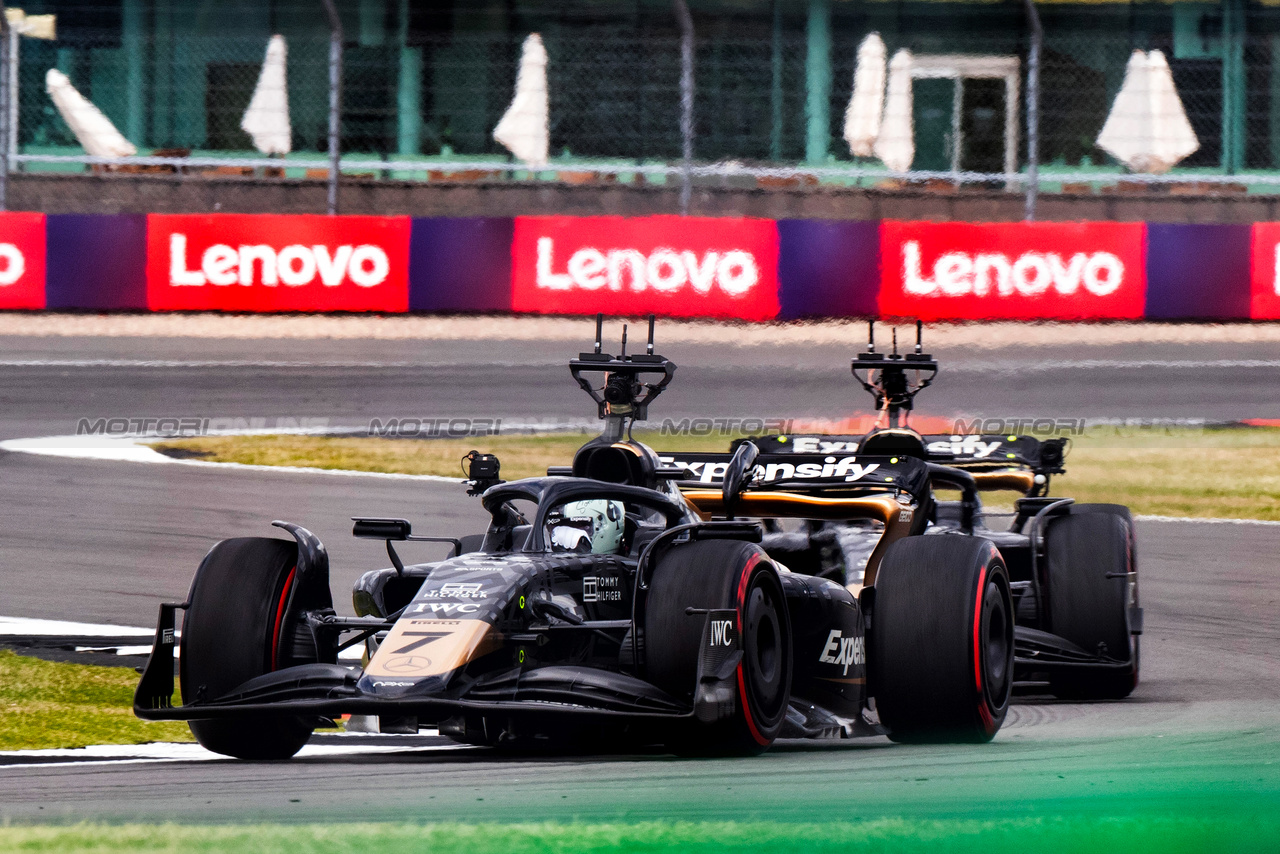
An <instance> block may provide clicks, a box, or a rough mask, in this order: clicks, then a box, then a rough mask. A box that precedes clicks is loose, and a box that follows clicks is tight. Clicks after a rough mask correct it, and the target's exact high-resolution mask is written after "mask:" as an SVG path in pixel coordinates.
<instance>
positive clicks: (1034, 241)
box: [880, 221, 1147, 320]
mask: <svg viewBox="0 0 1280 854" xmlns="http://www.w3.org/2000/svg"><path fill="white" fill-rule="evenodd" d="M1145 237H1146V225H1145V224H1143V223H1115V222H1073V223H1057V222H1033V223H1026V222H1012V223H962V222H897V221H885V222H883V223H881V226H880V241H881V243H880V258H881V271H880V276H881V278H880V313H881V315H883V316H886V317H911V318H917V317H918V318H920V319H921V320H987V319H993V320H994V319H998V320H1104V319H1118V318H1139V317H1142V315H1143V310H1144V308H1145V302H1146V289H1147V282H1146V271H1145V261H1146V258H1145V247H1144V243H1145Z"/></svg>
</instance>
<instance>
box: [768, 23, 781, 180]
mask: <svg viewBox="0 0 1280 854" xmlns="http://www.w3.org/2000/svg"><path fill="white" fill-rule="evenodd" d="M772 48H773V51H772V53H771V55H770V60H771V66H772V67H771V68H770V72H771V77H770V81H769V82H770V87H769V107H770V112H771V113H772V116H771V118H772V122H771V123H770V125H769V158H770V159H771V160H781V159H782V68H783V64H782V2H781V0H773V45H772Z"/></svg>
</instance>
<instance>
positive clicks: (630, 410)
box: [569, 314, 676, 442]
mask: <svg viewBox="0 0 1280 854" xmlns="http://www.w3.org/2000/svg"><path fill="white" fill-rule="evenodd" d="M653 321H654V316H653V315H652V314H651V315H649V343H648V346H647V347H646V348H645V352H644V353H643V354H640V353H637V354H635V355H633V356H628V355H627V325H626V324H625V323H624V324H622V353H621V354H620V355H618V356H617V357H614V356H612V355H610V354H608V353H605V352H604V341H603V333H604V315H603V314H597V315H596V347H595V352H593V353H579V354H578V358H576V359H570V360H569V373H571V374H572V375H573V378H574V379H575V380H577V382H578V385H579V386H581V387H582V390H583V391H585V392H586V393H587V394H589V395H591V399H592V400H594V401H595V402H596V407H597V409H598V410H599V414H600V418H601V419H603V420H604V422H605V426H604V432H603V433H602V434H601V437H602V438H604V439H606V440H608V441H613V442H618V441H622V440H624V439H630V438H631V425H632V423H633V422H635V421H644V420H646V419H647V418H648V417H649V404H650V403H652V402H653V399H654V398H656V397H657V396H658V395H660V394H662V390H663V389H664V388H666V387H667V384H668V383H670V382H671V379H672V377H674V376H675V373H676V366H675V363H674V362H672V361H671V360H670V359H668V358H666V357H665V356H658V355H656V354H654V352H653ZM599 373H602V374H604V385H602V386H596V385H595V384H594V383H593V382H592V381H591V380H590V379H589V378H588V377H586V376H584V374H599ZM656 374H661V377H660V378H659V379H658V380H657V381H655V382H644V381H642V379H641V378H642V377H645V376H651V375H656Z"/></svg>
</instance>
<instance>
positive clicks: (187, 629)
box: [179, 537, 314, 759]
mask: <svg viewBox="0 0 1280 854" xmlns="http://www.w3.org/2000/svg"><path fill="white" fill-rule="evenodd" d="M297 562H298V547H297V545H296V544H295V543H293V542H291V541H288V540H277V539H273V538H267V537H244V538H240V539H233V540H223V541H222V542H220V543H218V544H217V545H216V546H214V547H213V548H212V549H211V550H210V551H209V554H207V555H206V556H205V559H204V561H203V562H202V563H201V564H200V569H198V570H197V571H196V578H195V581H194V582H193V583H192V586H191V607H190V608H188V609H187V614H186V617H185V618H184V620H183V623H182V647H181V650H182V651H181V655H180V657H179V677H180V681H181V685H182V699H183V702H185V703H192V702H201V701H208V700H216V699H217V698H218V697H220V696H223V695H224V694H226V693H227V692H229V691H231V690H232V689H234V688H236V687H237V686H238V685H241V684H242V683H244V682H246V681H248V680H250V679H252V678H254V677H255V676H261V675H262V674H264V673H269V672H271V671H272V670H276V669H279V667H281V666H283V664H284V663H285V662H286V661H289V663H292V661H290V660H289V659H290V657H291V653H292V651H291V650H282V649H280V648H279V643H278V639H279V638H280V637H281V635H282V632H281V628H282V626H281V621H282V620H284V619H286V618H287V616H288V615H286V614H285V604H286V603H287V601H288V597H289V590H290V587H291V585H292V584H293V582H294V576H295V574H296V567H297ZM285 634H288V633H287V631H286V632H285ZM313 729H314V727H313V725H312V724H311V723H310V722H308V721H306V720H304V719H302V718H299V717H288V716H281V717H274V716H268V717H245V718H220V719H217V720H193V721H191V732H192V734H194V735H195V737H196V741H198V742H200V744H201V745H202V746H203V747H205V748H206V749H208V750H212V751H213V752H214V753H221V754H223V755H225V756H234V757H236V758H238V759H288V758H289V757H291V756H293V755H294V754H295V753H297V752H298V751H299V750H301V749H302V746H303V745H304V744H306V743H307V739H309V738H310V737H311V733H312V730H313Z"/></svg>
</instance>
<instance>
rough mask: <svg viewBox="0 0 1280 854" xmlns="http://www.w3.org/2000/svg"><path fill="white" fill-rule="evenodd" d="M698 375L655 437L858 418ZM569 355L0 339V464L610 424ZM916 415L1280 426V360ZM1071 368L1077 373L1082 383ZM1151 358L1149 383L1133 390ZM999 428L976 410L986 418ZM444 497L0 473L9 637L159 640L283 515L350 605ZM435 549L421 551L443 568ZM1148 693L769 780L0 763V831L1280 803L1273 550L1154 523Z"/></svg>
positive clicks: (358, 481)
mask: <svg viewBox="0 0 1280 854" xmlns="http://www.w3.org/2000/svg"><path fill="white" fill-rule="evenodd" d="M660 349H664V350H666V354H667V355H668V356H670V357H671V358H673V359H674V360H675V361H676V362H677V363H679V364H680V365H681V368H680V372H679V373H678V374H677V379H676V381H675V383H674V384H673V386H672V389H671V391H670V392H669V393H668V394H667V395H665V396H664V397H663V398H662V399H661V401H660V402H659V404H657V405H655V408H654V413H653V414H654V415H656V416H658V417H659V418H661V417H666V416H670V417H675V418H681V417H695V416H704V417H744V416H754V417H783V416H823V417H842V416H846V415H850V414H854V413H860V412H865V406H864V402H863V394H862V393H861V392H860V391H858V390H857V389H856V388H855V387H854V386H853V385H852V383H851V381H850V379H849V376H848V368H847V364H848V363H847V359H848V357H849V355H850V353H849V351H847V350H843V349H840V348H833V347H818V346H814V347H811V348H793V349H791V350H789V351H788V352H785V353H780V352H777V351H774V350H771V349H770V348H765V347H751V348H735V349H729V350H727V351H726V350H724V349H715V348H710V347H697V346H684V347H670V348H660ZM567 355H569V354H568V353H567V352H566V348H565V347H564V346H563V345H561V344H532V345H529V344H520V345H507V344H504V343H501V342H497V343H493V344H484V345H481V344H475V343H467V342H447V343H432V342H417V343H412V344H406V343H404V342H359V341H355V342H353V341H244V340H234V341H219V340H203V341H189V340H181V341H179V340H165V339H57V340H51V339H31V338H27V339H16V338H15V339H0V370H2V371H3V372H4V376H5V380H4V382H3V383H0V386H2V389H0V439H9V438H23V437H33V436H41V435H58V434H67V433H72V432H74V430H75V426H76V423H77V421H78V420H79V419H80V418H91V419H95V418H98V417H131V418H133V417H201V418H218V419H246V420H249V419H265V420H266V421H267V422H268V423H269V424H274V423H275V421H276V419H281V418H283V419H327V420H328V423H330V424H331V425H332V426H340V425H347V426H361V425H364V424H367V423H368V421H369V419H371V418H383V419H386V418H394V417H413V416H417V417H446V416H447V417H491V418H497V417H500V418H503V419H510V420H512V421H515V420H521V419H526V420H527V419H548V420H555V419H559V420H566V419H571V418H572V419H575V420H580V419H581V417H582V416H584V415H588V414H590V411H589V409H588V408H587V406H585V405H584V404H585V403H586V399H585V396H583V395H582V393H581V392H580V391H578V390H577V389H576V388H575V387H574V386H573V385H572V382H571V381H570V379H569V377H568V375H567V370H566V369H565V367H564V360H565V358H566V356H567ZM939 355H941V356H942V357H943V358H944V359H945V361H944V370H945V371H946V373H945V374H944V377H943V378H942V379H941V380H940V381H939V385H938V386H937V387H936V388H935V389H931V390H930V391H928V392H926V395H928V397H927V398H925V397H922V398H921V404H922V408H924V409H925V410H927V411H929V412H933V413H937V414H959V413H964V414H968V415H975V414H979V415H987V416H989V417H1033V416H1034V417H1084V418H1106V417H1111V418H1114V417H1127V418H1209V419H1215V420H1216V419H1222V420H1230V419H1238V418H1280V370H1277V368H1278V367H1280V347H1277V346H1274V345H1253V346H1213V347H1205V346H1194V347H1193V346H1189V345H1145V346H1144V345H1126V346H1117V347H1082V348H1080V349H1079V350H1078V351H1072V352H1064V351H1062V350H1056V349H1055V350H1049V349H1037V350H1032V351H1022V352H1019V351H1014V350H984V351H981V352H975V353H973V354H962V353H943V354H939ZM1064 362H1065V363H1069V364H1067V365H1066V366H1064ZM1135 362H1140V363H1141V364H1142V366H1141V367H1132V365H1133V364H1134V363H1135ZM979 404H980V407H981V408H978V406H979ZM460 492H461V490H460V489H458V488H457V487H453V486H450V485H447V484H439V483H424V482H408V481H390V480H380V479H373V478H350V479H349V478H338V477H331V476H325V475H304V474H289V473H273V472H266V473H264V472H255V471H220V470H211V469H209V468H196V467H187V466H163V465H140V464H127V463H113V462H103V461H79V460H69V459H56V458H50V457H38V456H32V455H27V454H16V453H10V454H3V455H0V496H2V498H0V500H3V502H4V503H3V506H4V507H5V512H6V520H7V521H6V524H5V526H4V536H3V537H2V538H0V613H3V614H6V615H9V616H23V617H45V618H60V619H72V620H80V621H85V622H102V623H119V624H128V625H147V624H148V623H150V622H151V621H152V620H153V619H154V616H155V610H156V605H157V604H158V603H159V602H160V601H162V600H167V599H175V598H176V599H180V598H182V597H183V595H184V594H185V592H186V587H187V585H188V583H189V581H190V577H191V574H192V573H193V571H194V568H195V566H196V564H197V563H198V561H199V559H200V557H201V556H202V555H203V554H204V552H205V551H206V550H207V549H208V547H209V546H210V545H211V544H212V543H213V542H214V541H216V540H217V539H219V538H222V537H226V536H239V535H245V534H258V533H261V534H269V533H272V530H271V529H270V528H268V527H267V524H268V522H269V521H270V520H271V519H275V518H287V519H290V520H293V521H297V522H299V523H301V524H304V525H306V526H308V527H310V528H312V530H314V531H315V532H316V533H317V534H319V535H320V536H321V538H322V539H323V540H324V541H325V542H326V544H327V545H328V547H329V550H330V553H331V557H332V563H333V566H334V570H335V571H334V579H333V583H334V589H335V592H336V593H337V596H336V598H337V599H338V604H339V607H344V606H346V605H347V603H346V601H345V597H344V596H343V595H342V592H341V591H343V590H344V589H349V585H350V582H351V580H352V579H353V578H354V577H355V575H357V574H358V572H359V571H360V570H361V569H365V568H370V567H374V566H380V565H381V564H382V563H383V562H384V559H385V558H384V556H382V555H381V554H380V549H379V548H377V547H376V544H370V543H367V542H358V541H355V540H353V539H351V537H350V536H349V532H350V527H349V525H350V523H349V521H348V519H349V517H350V516H352V515H356V514H359V513H363V514H367V515H383V514H385V515H394V516H404V517H406V518H409V519H412V520H413V521H414V522H415V525H416V526H417V527H418V529H419V530H421V531H423V532H426V533H432V534H438V533H456V532H464V533H465V532H470V531H472V530H477V529H478V528H479V526H480V525H481V524H482V518H481V513H480V511H479V508H478V506H476V504H475V503H474V502H472V501H468V500H466V499H465V498H464V497H463V496H461V494H460ZM423 548H431V547H429V546H426V547H423ZM1139 553H1140V556H1141V571H1142V595H1143V600H1144V605H1145V607H1146V615H1147V632H1146V635H1145V636H1144V638H1143V674H1144V681H1143V684H1142V685H1141V686H1140V687H1139V689H1138V691H1137V692H1136V693H1135V695H1134V697H1133V698H1131V699H1130V700H1128V701H1125V702H1120V703H1108V704H1098V705H1092V706H1084V705H1073V704H1061V703H1053V702H1044V701H1037V700H1024V701H1021V702H1020V703H1019V704H1018V705H1017V706H1016V707H1015V708H1014V709H1013V712H1012V714H1011V717H1010V720H1009V722H1008V723H1007V724H1006V727H1005V729H1004V730H1002V732H1001V733H1000V735H999V736H998V738H997V739H996V741H995V742H994V743H993V744H991V745H986V746H975V747H968V746H966V747H904V746H896V745H890V744H889V743H888V742H887V741H886V740H882V739H864V740H856V741H854V742H850V743H847V744H842V745H837V746H834V747H827V746H824V747H821V748H818V749H814V748H811V747H809V746H805V745H792V744H784V745H780V746H779V747H778V748H777V749H775V750H774V751H771V752H770V753H769V754H766V755H765V756H763V757H760V758H756V759H751V760H733V761H729V760H716V761H705V760H699V761H683V760H675V759H671V758H669V757H664V756H657V755H652V756H625V757H603V758H585V757H537V758H528V757H510V756H504V755H501V754H495V753H493V752H490V751H485V750H472V749H461V750H456V749H448V750H445V749H441V748H440V747H439V746H438V745H436V744H435V743H433V742H432V741H430V740H418V741H415V742H412V743H410V744H407V745H406V747H405V749H404V750H402V751H397V752H393V753H379V754H370V755H350V756H343V757H337V758H335V757H317V758H313V759H302V760H297V761H294V762H292V763H285V764H264V763H240V762H234V761H205V762H183V761H172V762H140V763H134V764H128V763H118V762H101V763H89V764H74V765H65V764H58V763H47V764H26V765H4V764H2V763H3V761H4V760H0V820H13V821H20V822H25V821H46V820H49V821H79V820H86V819H102V820H110V821H119V820H131V819H139V820H178V821H226V822H240V821H246V820H278V821H324V820H358V819H386V820H400V819H413V820H478V819H499V820H542V819H559V818H564V819H568V818H580V819H583V820H591V821H596V820H605V819H628V820H632V819H644V818H666V819H679V818H683V819H724V818H736V819H748V818H778V819H783V820H797V821H799V820H818V819H822V820H828V819H830V820H836V819H853V818H857V817H860V816H876V815H906V816H935V817H941V816H951V815H967V816H983V815H1006V814H1010V813H1014V814H1032V815H1036V814H1062V813H1071V812H1080V811H1084V812H1090V811H1095V812H1105V813H1108V814H1112V813H1115V812H1117V811H1119V812H1126V811H1133V810H1144V809H1170V810H1178V811H1180V812H1183V813H1186V812H1196V811H1206V810H1217V809H1227V808H1231V809H1240V808H1242V807H1245V808H1248V809H1251V810H1256V811H1265V810H1271V809H1275V808H1277V807H1280V703H1277V701H1278V700H1280V643H1278V641H1280V617H1278V616H1277V612H1278V610H1280V578H1278V576H1280V569H1278V568H1277V561H1276V555H1277V554H1278V553H1280V527H1277V526H1265V525H1231V524H1207V523H1168V522H1150V521H1148V522H1143V523H1140V525H1139Z"/></svg>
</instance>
